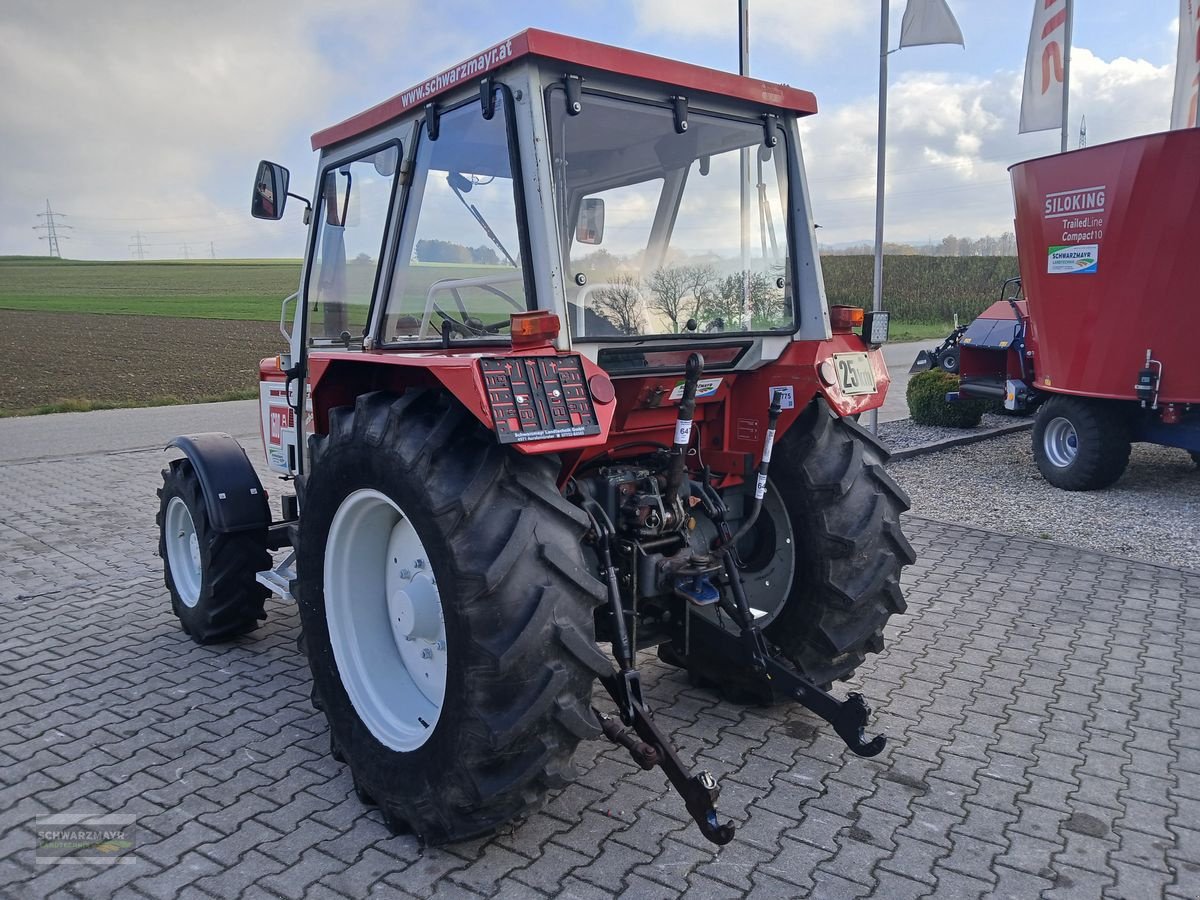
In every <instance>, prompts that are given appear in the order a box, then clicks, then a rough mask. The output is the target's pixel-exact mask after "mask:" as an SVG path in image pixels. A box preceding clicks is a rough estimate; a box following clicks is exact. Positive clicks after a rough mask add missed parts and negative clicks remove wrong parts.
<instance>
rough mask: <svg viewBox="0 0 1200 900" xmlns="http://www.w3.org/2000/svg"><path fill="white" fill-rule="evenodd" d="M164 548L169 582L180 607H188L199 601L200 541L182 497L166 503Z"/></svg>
mask: <svg viewBox="0 0 1200 900" xmlns="http://www.w3.org/2000/svg"><path fill="white" fill-rule="evenodd" d="M163 532H164V538H165V540H166V545H167V565H169V566H170V567H171V581H172V582H173V583H174V584H175V592H176V593H177V594H179V599H180V600H182V601H183V605H184V606H187V607H189V608H191V607H194V606H195V605H196V604H197V603H199V602H200V584H201V582H202V581H203V577H204V576H203V566H202V564H201V562H200V541H199V540H198V539H197V537H196V523H195V522H193V521H192V512H191V510H189V509H188V507H187V504H186V503H185V502H184V500H183V498H182V497H172V498H171V502H170V503H168V504H167V516H166V521H165V522H164V523H163Z"/></svg>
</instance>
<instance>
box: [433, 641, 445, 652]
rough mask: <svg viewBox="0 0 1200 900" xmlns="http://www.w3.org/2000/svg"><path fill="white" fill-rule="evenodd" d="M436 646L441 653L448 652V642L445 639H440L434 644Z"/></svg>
mask: <svg viewBox="0 0 1200 900" xmlns="http://www.w3.org/2000/svg"><path fill="white" fill-rule="evenodd" d="M434 646H435V647H437V649H438V651H439V652H441V653H445V652H446V642H445V641H438V642H437V643H436V644H434Z"/></svg>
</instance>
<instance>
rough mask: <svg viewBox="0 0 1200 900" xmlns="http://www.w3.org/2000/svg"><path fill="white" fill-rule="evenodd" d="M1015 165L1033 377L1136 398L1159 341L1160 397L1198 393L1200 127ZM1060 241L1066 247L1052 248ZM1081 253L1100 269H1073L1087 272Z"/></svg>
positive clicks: (1081, 391) (1061, 387) (1075, 389)
mask: <svg viewBox="0 0 1200 900" xmlns="http://www.w3.org/2000/svg"><path fill="white" fill-rule="evenodd" d="M1010 171H1011V173H1012V181H1013V193H1014V197H1015V203H1016V213H1017V216H1016V219H1017V222H1016V225H1017V244H1018V247H1019V248H1020V250H1019V256H1020V266H1021V281H1022V286H1023V288H1024V291H1025V297H1026V298H1027V300H1028V303H1029V316H1030V329H1029V334H1028V336H1027V343H1028V347H1029V349H1030V350H1032V351H1033V353H1034V369H1035V373H1036V381H1035V386H1036V387H1037V388H1038V389H1039V390H1043V391H1051V392H1057V393H1064V394H1078V395H1082V396H1090V397H1105V398H1112V399H1121V400H1134V399H1136V395H1135V393H1134V389H1133V388H1134V383H1135V381H1136V379H1137V373H1138V371H1139V370H1140V369H1141V368H1142V367H1143V366H1144V365H1145V360H1146V351H1147V350H1151V351H1152V352H1153V355H1154V358H1155V359H1157V360H1159V361H1161V362H1162V366H1163V371H1162V387H1161V394H1160V397H1159V400H1160V402H1163V403H1196V402H1200V364H1197V362H1196V353H1197V351H1196V333H1197V327H1196V326H1197V325H1200V254H1197V252H1196V248H1195V241H1196V235H1198V234H1200V129H1195V128H1191V129H1186V130H1181V131H1171V132H1165V133H1162V134H1151V135H1146V136H1144V137H1137V138H1130V139H1129V140H1124V141H1115V142H1113V143H1111V144H1100V145H1097V146H1095V147H1088V148H1087V149H1084V150H1075V151H1071V152H1069V153H1063V154H1059V155H1057V156H1048V157H1045V158H1043V159H1035V160H1031V161H1029V162H1025V163H1020V164H1018V165H1015V166H1013V167H1012V168H1011V169H1010ZM1054 247H1060V248H1067V249H1066V250H1065V254H1067V255H1066V256H1063V255H1062V253H1061V252H1060V255H1059V256H1058V257H1055V256H1052V255H1051V248H1054ZM1072 248H1074V249H1072ZM1072 254H1073V255H1075V256H1078V257H1081V258H1083V259H1084V260H1085V261H1086V260H1087V259H1093V258H1094V259H1095V271H1094V272H1086V271H1080V272H1068V271H1066V270H1067V269H1069V268H1070V267H1071V266H1072V265H1073V264H1074V265H1078V268H1079V269H1080V270H1084V269H1086V266H1084V265H1080V264H1077V263H1073V261H1072V260H1071V258H1070V255H1072ZM1051 270H1056V271H1051Z"/></svg>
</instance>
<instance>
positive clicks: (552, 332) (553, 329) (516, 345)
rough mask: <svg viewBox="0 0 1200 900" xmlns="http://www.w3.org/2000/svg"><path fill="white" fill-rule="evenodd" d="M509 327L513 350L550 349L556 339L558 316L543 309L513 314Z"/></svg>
mask: <svg viewBox="0 0 1200 900" xmlns="http://www.w3.org/2000/svg"><path fill="white" fill-rule="evenodd" d="M509 325H510V331H511V333H512V345H513V349H514V350H528V349H530V348H533V347H552V346H554V341H555V339H556V338H557V337H558V330H559V321H558V316H556V315H555V314H554V313H552V312H547V311H546V310H544V309H539V310H534V311H533V312H520V313H513V314H512V317H511V318H510V319H509Z"/></svg>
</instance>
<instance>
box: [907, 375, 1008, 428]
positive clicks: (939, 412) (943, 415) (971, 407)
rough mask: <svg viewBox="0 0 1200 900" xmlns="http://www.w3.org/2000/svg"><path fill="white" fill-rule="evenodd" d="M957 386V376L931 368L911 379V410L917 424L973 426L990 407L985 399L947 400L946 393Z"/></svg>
mask: <svg viewBox="0 0 1200 900" xmlns="http://www.w3.org/2000/svg"><path fill="white" fill-rule="evenodd" d="M955 390H958V376H957V375H951V374H950V373H949V372H943V371H941V370H940V369H930V370H929V371H927V372H918V373H917V374H916V375H914V376H912V378H910V379H908V391H907V392H906V393H905V399H907V400H908V412H909V415H911V416H912V420H913V421H914V422H916V423H917V424H918V425H945V426H947V427H950V428H974V427H975V426H976V425H978V424H979V420H980V419H981V418H982V417H983V414H984V412H985V411H986V410H987V407H988V401H986V400H959V401H958V402H956V403H947V402H946V394H947V393H948V392H949V391H955Z"/></svg>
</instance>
